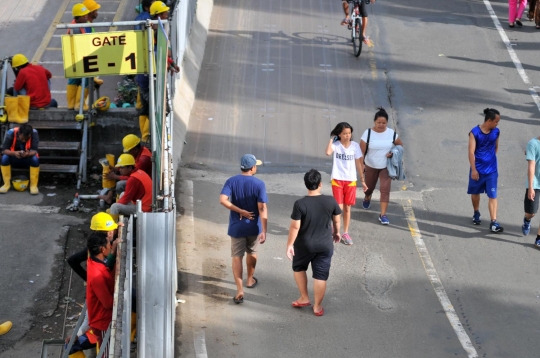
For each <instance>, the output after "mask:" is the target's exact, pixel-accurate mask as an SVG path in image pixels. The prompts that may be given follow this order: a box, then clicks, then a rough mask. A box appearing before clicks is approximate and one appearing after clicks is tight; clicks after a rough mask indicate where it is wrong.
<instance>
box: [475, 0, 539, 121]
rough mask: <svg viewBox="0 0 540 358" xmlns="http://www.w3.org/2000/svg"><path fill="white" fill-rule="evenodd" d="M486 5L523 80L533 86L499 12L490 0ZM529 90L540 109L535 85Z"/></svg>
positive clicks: (485, 2)
mask: <svg viewBox="0 0 540 358" xmlns="http://www.w3.org/2000/svg"><path fill="white" fill-rule="evenodd" d="M484 5H486V8H487V11H488V13H489V16H491V20H493V24H494V25H495V27H496V28H497V31H498V32H499V35H500V36H501V39H502V40H503V42H504V44H505V46H506V49H507V50H508V53H509V54H510V58H511V59H512V62H513V63H514V66H516V69H517V71H518V73H519V75H520V77H521V79H522V80H523V82H525V84H526V85H529V86H531V85H532V82H531V80H530V78H529V76H527V73H525V69H524V68H523V65H522V64H521V61H520V60H519V58H518V56H517V54H516V51H514V49H513V48H512V45H513V44H511V43H510V40H509V39H508V36H506V32H505V31H504V29H503V28H502V26H501V22H500V21H499V18H498V17H497V14H496V13H495V11H494V10H493V7H492V6H491V3H490V2H489V0H484ZM529 92H530V93H531V96H532V98H533V100H534V103H535V104H536V107H537V108H538V110H539V111H540V100H539V98H538V93H537V92H536V90H535V89H534V86H533V87H530V88H529Z"/></svg>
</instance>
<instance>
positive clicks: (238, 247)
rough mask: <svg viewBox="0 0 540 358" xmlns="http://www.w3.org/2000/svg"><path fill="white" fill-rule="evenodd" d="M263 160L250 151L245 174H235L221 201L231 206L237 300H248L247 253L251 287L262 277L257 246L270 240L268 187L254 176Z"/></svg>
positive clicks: (242, 163)
mask: <svg viewBox="0 0 540 358" xmlns="http://www.w3.org/2000/svg"><path fill="white" fill-rule="evenodd" d="M261 164H262V162H261V161H260V160H257V158H255V156H254V155H253V154H246V155H244V156H243V157H242V159H241V160H240V170H241V171H242V173H241V174H238V175H235V176H233V177H231V178H229V179H227V181H226V182H225V185H224V186H223V189H222V190H221V195H220V196H219V202H220V204H221V205H223V206H224V207H226V208H227V209H229V210H230V211H231V212H230V216H229V230H228V232H227V234H228V235H229V236H230V237H231V256H232V270H233V275H234V281H235V283H236V295H235V296H234V297H233V300H234V303H236V304H239V303H242V302H243V301H244V287H243V280H242V273H243V271H244V269H243V266H242V259H243V257H244V253H246V254H247V255H246V266H247V282H246V287H247V288H255V287H256V286H257V284H258V282H259V281H258V280H257V278H256V277H254V276H253V274H254V273H255V266H256V264H257V246H258V244H259V243H260V244H264V242H265V241H266V226H267V221H268V211H267V208H266V203H267V202H268V197H267V195H266V186H265V185H264V182H263V181H262V180H260V179H257V178H255V177H254V175H255V173H257V165H261Z"/></svg>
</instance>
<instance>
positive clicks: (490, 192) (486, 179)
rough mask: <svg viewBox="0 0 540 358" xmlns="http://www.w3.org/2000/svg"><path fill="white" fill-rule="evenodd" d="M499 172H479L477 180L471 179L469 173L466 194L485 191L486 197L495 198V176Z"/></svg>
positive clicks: (497, 175) (496, 176)
mask: <svg viewBox="0 0 540 358" xmlns="http://www.w3.org/2000/svg"><path fill="white" fill-rule="evenodd" d="M498 177H499V173H497V172H495V173H491V174H480V178H479V179H478V180H473V179H472V178H471V174H470V173H469V188H468V189H467V194H482V193H486V194H487V196H488V198H490V199H495V198H497V178H498Z"/></svg>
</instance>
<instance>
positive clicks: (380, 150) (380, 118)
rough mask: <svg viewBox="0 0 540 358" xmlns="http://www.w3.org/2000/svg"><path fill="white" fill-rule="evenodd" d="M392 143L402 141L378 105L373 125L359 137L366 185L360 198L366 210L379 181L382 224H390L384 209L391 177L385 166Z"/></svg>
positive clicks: (387, 199)
mask: <svg viewBox="0 0 540 358" xmlns="http://www.w3.org/2000/svg"><path fill="white" fill-rule="evenodd" d="M394 145H401V146H403V143H402V142H401V138H399V136H398V134H397V133H396V132H395V131H394V130H393V129H392V128H388V113H386V110H385V109H384V108H382V107H379V108H378V109H377V112H376V113H375V116H374V118H373V127H371V128H368V129H366V130H365V131H364V133H363V134H362V138H361V139H360V148H361V149H362V153H364V162H365V167H366V185H367V190H366V191H365V193H366V195H365V196H364V200H362V208H364V209H366V210H367V209H369V208H370V207H371V195H372V194H373V191H374V190H375V187H376V186H377V182H379V190H380V192H381V198H380V202H381V213H380V214H379V221H380V222H381V224H383V225H388V224H390V220H388V217H387V216H386V210H387V209H388V203H389V202H390V189H391V188H392V179H391V178H390V176H389V174H388V169H387V168H388V158H391V157H392V155H393V154H392V152H391V150H392V147H393V146H394Z"/></svg>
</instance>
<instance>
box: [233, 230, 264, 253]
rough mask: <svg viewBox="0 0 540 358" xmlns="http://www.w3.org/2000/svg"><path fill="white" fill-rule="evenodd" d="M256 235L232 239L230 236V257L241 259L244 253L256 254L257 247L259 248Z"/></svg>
mask: <svg viewBox="0 0 540 358" xmlns="http://www.w3.org/2000/svg"><path fill="white" fill-rule="evenodd" d="M257 237H258V235H255V236H244V237H232V236H231V256H232V257H238V256H240V257H243V256H244V253H246V252H247V253H248V254H256V253H257V247H258V246H259V240H257Z"/></svg>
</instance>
